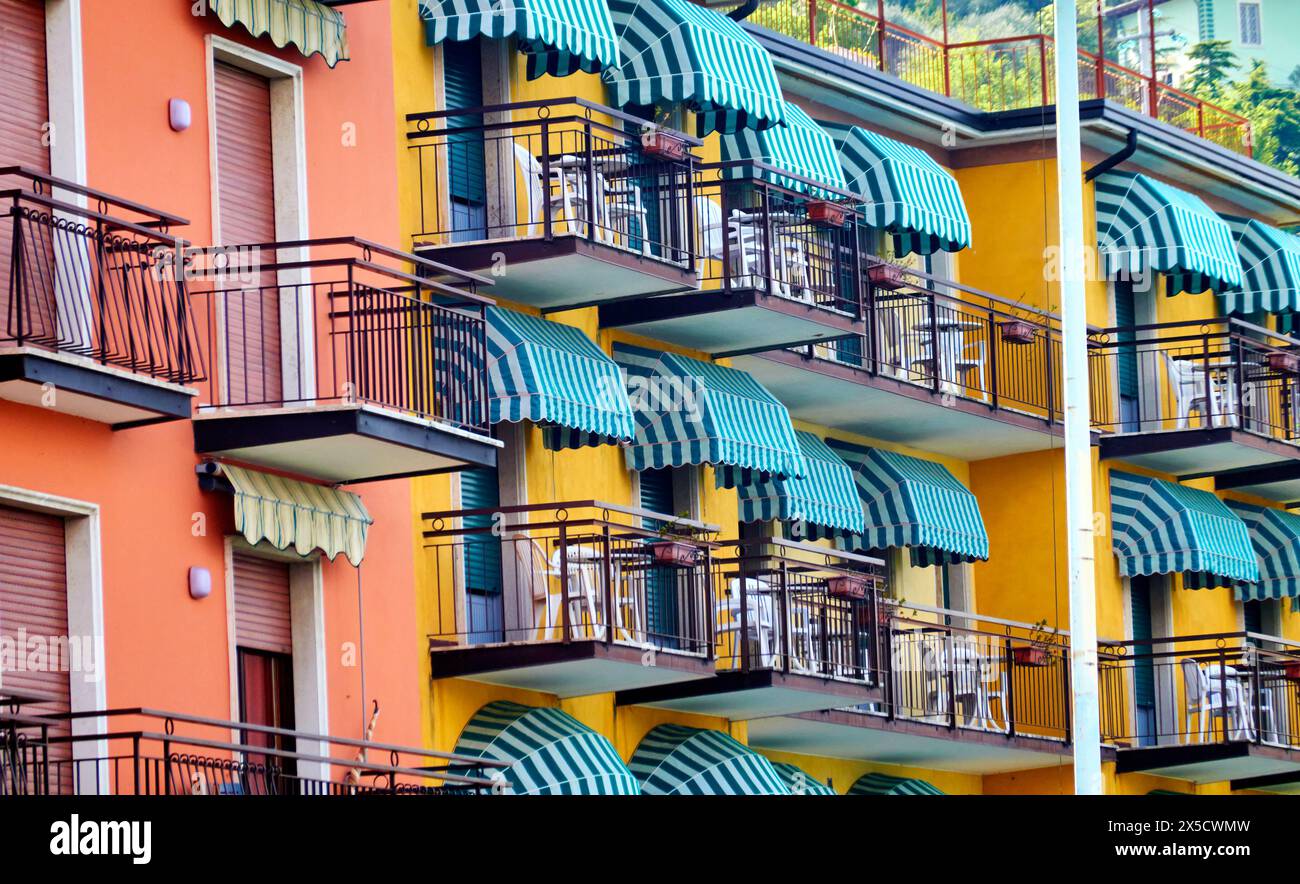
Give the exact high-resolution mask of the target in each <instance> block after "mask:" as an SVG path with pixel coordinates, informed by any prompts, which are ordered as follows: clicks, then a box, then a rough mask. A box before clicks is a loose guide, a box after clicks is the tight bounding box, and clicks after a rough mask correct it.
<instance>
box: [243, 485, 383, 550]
mask: <svg viewBox="0 0 1300 884" xmlns="http://www.w3.org/2000/svg"><path fill="white" fill-rule="evenodd" d="M221 472H222V474H224V475H225V476H226V478H227V479H229V480H230V484H231V485H232V486H233V487H234V489H235V530H236V531H238V532H239V533H240V534H242V535H244V539H245V540H247V541H248V542H249V543H250V544H257V543H260V542H261V541H263V540H265V541H266V542H267V543H269V544H271V545H272V546H274V547H275V548H276V549H288V548H289V547H291V546H292V547H293V549H294V551H295V552H296V553H298V555H300V556H309V555H311V554H312V553H313V552H315V551H316V550H320V551H321V552H323V553H324V554H325V555H326V557H328V558H329V560H330V561H333V560H334V557H335V556H337V555H338V554H339V553H343V554H344V555H346V556H347V557H348V561H349V562H351V563H352V564H353V565H354V566H356V565H360V564H361V559H362V558H363V557H364V556H365V554H366V532H367V531H369V529H370V526H371V525H372V524H373V523H374V519H372V518H370V513H368V512H367V511H366V507H365V504H363V503H362V502H361V497H360V496H359V495H356V494H353V493H351V492H350V491H339V490H338V489H337V488H327V487H325V486H324V485H313V484H312V483H310V482H298V481H295V480H293V479H286V478H285V477H283V476H276V475H272V474H271V473H259V472H257V471H256V470H246V469H244V468H242V467H234V466H230V465H229V464H223V465H222V467H221Z"/></svg>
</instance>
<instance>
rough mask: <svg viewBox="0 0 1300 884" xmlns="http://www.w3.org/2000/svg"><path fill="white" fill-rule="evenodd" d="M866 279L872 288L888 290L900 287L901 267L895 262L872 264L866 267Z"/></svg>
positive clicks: (901, 284)
mask: <svg viewBox="0 0 1300 884" xmlns="http://www.w3.org/2000/svg"><path fill="white" fill-rule="evenodd" d="M867 279H868V280H869V281H870V282H871V286H872V288H878V289H888V290H889V291H894V290H895V289H901V288H902V287H903V285H904V283H903V268H902V267H899V266H898V265H897V264H872V265H871V266H870V267H868V268H867Z"/></svg>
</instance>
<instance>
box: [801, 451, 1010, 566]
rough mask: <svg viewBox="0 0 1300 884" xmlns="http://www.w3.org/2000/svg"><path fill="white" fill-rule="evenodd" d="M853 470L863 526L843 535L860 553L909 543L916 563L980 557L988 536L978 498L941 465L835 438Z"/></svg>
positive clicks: (986, 554)
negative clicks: (864, 518) (848, 534)
mask: <svg viewBox="0 0 1300 884" xmlns="http://www.w3.org/2000/svg"><path fill="white" fill-rule="evenodd" d="M827 444H828V445H830V447H831V448H832V449H833V450H834V451H835V452H836V453H837V454H839V455H840V456H841V457H842V458H844V460H845V462H847V463H848V464H849V466H851V467H852V468H853V478H854V481H855V483H856V484H857V489H858V496H859V497H860V498H861V500H862V509H863V510H864V512H865V515H866V530H865V531H864V532H863V533H861V534H859V535H855V536H851V537H849V538H847V544H848V546H849V547H850V548H852V549H858V550H862V551H867V550H881V549H889V548H890V547H909V548H910V549H911V552H912V562H913V564H916V565H922V566H924V565H934V564H949V563H954V562H974V561H984V560H986V559H988V557H989V535H988V531H987V530H985V528H984V518H983V516H981V515H980V507H979V501H977V500H976V499H975V495H974V494H972V493H971V492H970V489H968V488H967V487H966V486H965V485H963V484H962V483H961V482H960V481H959V480H958V479H957V477H956V476H954V475H953V474H952V472H951V471H950V470H949V469H948V468H947V467H945V466H944V465H943V464H938V463H935V462H934V461H929V460H921V459H920V458H918V457H911V456H909V455H906V454H899V453H898V452H896V451H886V450H884V449H883V448H864V447H862V446H858V445H853V444H851V443H848V442H841V441H839V440H836V439H831V440H828V442H827Z"/></svg>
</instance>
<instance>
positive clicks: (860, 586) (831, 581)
mask: <svg viewBox="0 0 1300 884" xmlns="http://www.w3.org/2000/svg"><path fill="white" fill-rule="evenodd" d="M826 591H827V592H828V593H829V594H830V596H831V598H836V599H847V600H849V601H860V600H862V599H865V598H866V597H867V578H865V577H859V576H858V575H856V574H837V575H836V576H834V577H830V578H827V580H826Z"/></svg>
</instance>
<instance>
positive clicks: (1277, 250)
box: [1223, 215, 1300, 316]
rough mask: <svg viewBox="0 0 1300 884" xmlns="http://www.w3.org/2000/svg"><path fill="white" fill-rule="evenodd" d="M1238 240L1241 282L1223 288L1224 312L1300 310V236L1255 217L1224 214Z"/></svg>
mask: <svg viewBox="0 0 1300 884" xmlns="http://www.w3.org/2000/svg"><path fill="white" fill-rule="evenodd" d="M1223 220H1224V222H1226V223H1227V225H1228V228H1229V229H1230V230H1231V231H1232V235H1233V237H1234V239H1235V240H1236V243H1237V258H1238V259H1239V260H1240V261H1241V285H1239V286H1235V287H1233V288H1230V289H1228V290H1226V291H1224V292H1223V312H1224V313H1235V314H1237V315H1239V316H1247V315H1249V314H1251V313H1255V312H1257V311H1259V310H1267V311H1268V312H1269V313H1285V312H1289V311H1295V310H1300V237H1298V236H1294V235H1292V234H1290V233H1283V232H1282V231H1281V230H1278V229H1277V228H1276V227H1271V226H1269V225H1268V224H1265V223H1263V222H1262V221H1256V220H1255V219H1253V218H1234V217H1230V216H1227V215H1225V216H1223Z"/></svg>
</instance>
